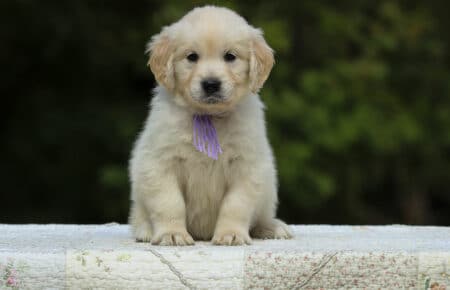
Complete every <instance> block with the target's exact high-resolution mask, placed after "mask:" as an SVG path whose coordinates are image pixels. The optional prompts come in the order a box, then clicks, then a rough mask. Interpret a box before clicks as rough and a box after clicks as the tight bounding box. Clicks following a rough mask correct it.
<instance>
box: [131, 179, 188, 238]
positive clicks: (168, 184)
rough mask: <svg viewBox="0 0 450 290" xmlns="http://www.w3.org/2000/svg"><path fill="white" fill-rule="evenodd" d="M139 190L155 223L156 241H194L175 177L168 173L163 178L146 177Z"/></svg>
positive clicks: (149, 215) (141, 201)
mask: <svg viewBox="0 0 450 290" xmlns="http://www.w3.org/2000/svg"><path fill="white" fill-rule="evenodd" d="M138 191H139V195H138V196H139V202H140V203H141V204H142V205H143V206H144V207H145V210H146V212H147V213H148V217H149V219H150V222H151V225H152V238H151V242H152V244H154V245H165V246H169V245H177V246H184V245H193V244H194V240H193V239H192V237H191V235H190V234H189V233H188V232H187V230H186V206H185V203H184V199H183V195H182V193H181V191H180V188H179V186H178V182H177V180H176V178H175V176H172V175H170V174H168V173H167V172H166V174H165V175H161V176H159V178H146V179H145V182H144V183H142V182H141V184H140V186H139V187H138Z"/></svg>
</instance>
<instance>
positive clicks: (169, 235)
mask: <svg viewBox="0 0 450 290" xmlns="http://www.w3.org/2000/svg"><path fill="white" fill-rule="evenodd" d="M152 244H153V245H160V246H190V245H193V244H194V239H193V238H192V237H191V235H190V234H189V233H188V232H187V231H170V232H162V233H160V234H157V235H155V236H154V237H153V239H152Z"/></svg>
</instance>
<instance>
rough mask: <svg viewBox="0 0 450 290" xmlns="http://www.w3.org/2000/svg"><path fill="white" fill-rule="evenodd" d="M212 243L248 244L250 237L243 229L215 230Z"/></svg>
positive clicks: (225, 244)
mask: <svg viewBox="0 0 450 290" xmlns="http://www.w3.org/2000/svg"><path fill="white" fill-rule="evenodd" d="M212 243H213V244H214V245H223V246H240V245H244V244H247V245H250V244H251V243H252V239H251V238H250V236H249V235H248V233H246V232H244V231H235V230H228V231H219V232H216V233H215V234H214V237H213V238H212Z"/></svg>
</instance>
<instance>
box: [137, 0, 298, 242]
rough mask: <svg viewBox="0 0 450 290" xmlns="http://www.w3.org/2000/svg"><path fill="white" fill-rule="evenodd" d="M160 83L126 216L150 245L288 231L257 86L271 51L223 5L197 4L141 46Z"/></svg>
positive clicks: (229, 239) (270, 236)
mask: <svg viewBox="0 0 450 290" xmlns="http://www.w3.org/2000/svg"><path fill="white" fill-rule="evenodd" d="M148 52H149V54H150V58H149V62H148V65H149V66H150V69H151V71H152V72H153V74H154V75H155V78H156V80H157V82H158V84H159V86H158V87H157V88H156V89H155V95H154V97H153V99H152V102H151V111H150V114H149V117H148V119H147V121H146V123H145V127H144V129H143V131H142V133H141V134H140V136H139V138H138V140H137V142H136V144H135V147H134V150H133V152H132V157H131V160H130V178H131V191H132V192H131V195H132V197H131V199H132V205H131V212H130V224H131V228H132V231H133V234H134V237H135V238H136V240H138V241H143V242H151V243H152V244H155V245H192V244H193V243H194V239H197V240H211V239H212V242H213V244H216V245H242V244H250V243H251V237H254V238H261V239H288V238H291V234H290V232H289V228H288V226H287V225H286V224H285V223H283V222H282V221H280V220H278V219H276V218H275V211H276V207H277V199H278V198H277V179H276V170H275V166H274V158H273V154H272V151H271V148H270V145H269V142H268V140H267V136H266V128H265V123H264V112H263V110H264V105H263V104H262V102H261V100H260V98H259V96H258V95H257V92H258V90H259V89H260V88H261V87H262V85H263V84H264V82H265V80H266V79H267V77H268V75H269V73H270V71H271V69H272V66H273V64H274V58H273V53H272V49H271V48H270V47H269V46H268V45H267V43H266V42H265V40H264V38H263V36H262V32H261V30H259V29H256V28H254V27H252V26H250V25H249V24H248V23H247V22H246V21H245V20H244V19H243V18H242V17H240V16H239V15H237V14H236V13H234V12H233V11H231V10H229V9H226V8H219V7H214V6H206V7H202V8H196V9H194V10H192V11H191V12H189V13H188V14H187V15H185V16H184V17H183V18H182V19H181V20H179V21H178V22H176V23H174V24H172V25H170V26H167V27H164V28H163V30H162V32H161V33H160V34H158V35H155V36H154V37H153V38H152V39H151V41H150V43H149V44H148Z"/></svg>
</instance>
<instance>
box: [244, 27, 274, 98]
mask: <svg viewBox="0 0 450 290" xmlns="http://www.w3.org/2000/svg"><path fill="white" fill-rule="evenodd" d="M274 63H275V60H274V57H273V50H272V49H271V48H270V47H269V45H268V44H267V43H266V41H265V40H264V37H263V35H262V31H261V30H259V29H255V32H254V36H253V38H252V40H251V55H250V70H249V74H250V75H249V77H250V88H251V90H252V92H254V93H257V92H258V91H259V89H260V88H261V87H262V86H263V84H264V82H265V81H266V80H267V78H268V77H269V73H270V71H271V70H272V67H273V65H274Z"/></svg>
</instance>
